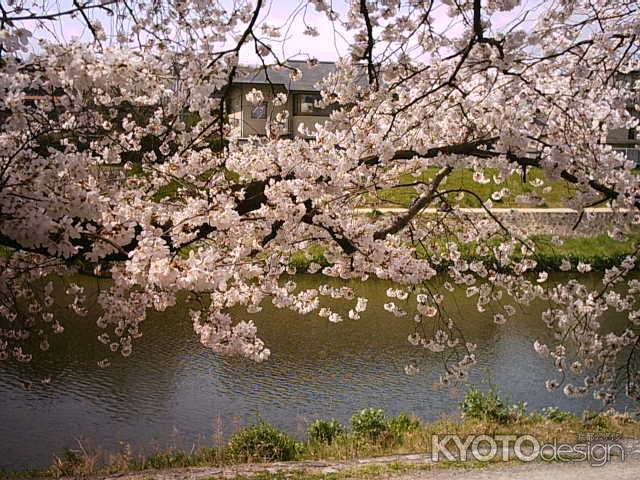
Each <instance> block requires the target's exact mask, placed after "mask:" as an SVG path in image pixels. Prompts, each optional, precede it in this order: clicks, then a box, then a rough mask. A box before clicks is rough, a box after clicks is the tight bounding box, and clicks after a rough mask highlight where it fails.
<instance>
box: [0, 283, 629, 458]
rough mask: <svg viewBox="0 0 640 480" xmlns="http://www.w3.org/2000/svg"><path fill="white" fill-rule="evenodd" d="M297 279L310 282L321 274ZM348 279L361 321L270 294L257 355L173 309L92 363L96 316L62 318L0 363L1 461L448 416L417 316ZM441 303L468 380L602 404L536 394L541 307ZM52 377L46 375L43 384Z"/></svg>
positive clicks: (451, 410)
mask: <svg viewBox="0 0 640 480" xmlns="http://www.w3.org/2000/svg"><path fill="white" fill-rule="evenodd" d="M296 280H298V281H299V283H300V284H302V285H303V286H307V287H308V286H312V285H313V284H314V283H317V282H318V277H313V276H303V277H296ZM586 280H587V281H589V282H597V281H598V278H597V276H596V275H592V276H590V277H587V278H586ZM351 285H352V286H354V287H355V288H356V291H357V293H359V294H365V295H367V296H368V297H369V298H371V299H373V300H372V301H371V302H370V305H369V308H368V310H367V312H366V313H365V314H363V316H362V318H361V319H360V320H345V321H344V322H342V323H338V324H333V323H330V322H329V321H327V320H326V319H322V318H318V317H317V316H311V315H307V316H301V315H295V314H292V313H291V312H288V311H282V310H278V309H275V308H273V307H272V306H271V305H270V304H268V305H265V308H264V310H263V311H262V312H260V313H259V314H256V315H252V316H251V318H253V319H254V320H255V322H256V323H257V324H258V326H259V329H260V332H261V338H263V339H264V340H265V342H266V343H267V344H268V347H269V348H270V349H271V352H272V355H271V359H270V360H269V361H268V362H265V363H262V364H255V363H252V362H251V361H248V360H243V359H238V358H221V357H218V356H216V355H214V354H213V353H212V352H211V351H210V350H208V349H206V348H204V347H203V346H201V345H200V344H199V343H198V341H197V340H196V339H195V337H194V334H193V331H192V329H191V326H190V324H189V323H188V321H186V319H185V316H186V315H185V310H186V308H185V307H178V308H175V309H172V310H171V311H169V312H164V313H162V314H154V315H151V316H150V318H149V319H148V320H147V321H146V322H145V327H144V328H143V332H144V336H143V337H142V338H141V339H139V340H138V341H137V342H138V343H136V344H135V348H134V353H133V354H132V355H131V357H129V358H127V359H125V358H121V357H115V358H114V359H113V360H112V365H111V367H109V368H107V369H100V368H98V367H97V365H96V363H97V361H98V360H99V359H101V358H104V357H105V347H104V346H103V345H102V344H100V343H98V342H97V340H96V337H97V334H98V331H97V328H96V327H95V324H94V323H95V322H94V319H93V318H91V315H90V316H89V318H87V319H83V320H70V321H69V322H68V324H67V330H66V332H65V333H64V334H63V335H62V336H61V337H60V338H58V339H57V340H56V341H55V342H52V349H53V348H56V349H57V352H58V356H57V357H55V358H46V359H43V360H42V361H39V362H37V363H34V364H33V365H16V364H14V363H8V362H3V363H2V364H0V405H1V408H0V469H20V468H27V467H43V466H48V465H50V464H51V461H52V458H53V455H54V454H56V453H60V452H61V450H62V449H63V448H64V447H75V446H77V441H78V440H81V441H82V442H83V443H84V444H86V445H89V446H93V447H99V448H101V449H104V450H109V451H113V450H118V449H120V448H122V444H123V443H126V444H130V445H132V446H133V447H134V449H135V450H136V451H145V452H150V451H152V450H153V449H154V448H158V447H166V446H183V447H184V446H186V447H187V448H189V446H191V445H193V444H204V443H211V441H212V438H213V437H214V436H215V435H217V434H218V433H217V432H222V433H223V434H224V435H225V436H228V435H229V434H230V433H231V432H233V431H234V430H235V429H236V428H237V427H238V426H239V425H245V424H247V423H249V422H251V421H252V420H255V419H256V416H257V415H259V416H260V417H261V418H263V419H265V420H267V421H269V422H271V423H273V424H275V425H277V426H278V427H280V428H282V429H284V430H286V431H288V432H289V433H291V434H293V435H295V436H298V437H303V436H304V432H305V430H306V425H307V424H308V422H310V421H311V420H313V419H315V418H319V417H320V418H327V419H328V418H336V419H338V420H340V421H343V422H348V419H349V417H350V416H351V414H352V413H353V412H355V411H357V410H359V409H362V408H366V407H380V408H384V409H385V411H386V412H387V413H390V414H397V413H399V412H408V413H414V414H416V415H418V416H420V417H422V418H424V419H436V418H438V417H439V416H441V415H444V414H456V413H457V411H458V404H459V402H460V400H461V397H462V389H461V388H451V387H446V388H444V387H439V386H438V385H437V383H438V382H437V380H438V377H439V375H440V374H441V373H442V366H441V363H440V361H439V357H438V356H436V355H434V354H427V353H424V352H422V351H419V350H417V349H416V347H412V346H411V345H410V344H409V343H408V342H407V336H408V335H409V334H410V333H411V332H412V328H413V320H412V316H411V315H410V316H407V317H403V318H396V317H394V316H393V315H391V314H390V313H388V312H386V311H385V310H384V309H383V307H382V305H383V303H384V302H385V301H388V299H387V298H386V296H385V292H386V289H387V288H388V287H389V284H388V283H386V282H382V281H377V280H371V281H368V282H366V283H361V282H358V283H352V284H351ZM446 304H447V306H448V309H449V313H450V314H451V315H452V316H454V317H455V318H457V319H458V321H459V323H460V325H461V327H462V328H463V331H464V333H465V336H466V338H467V339H469V340H472V341H474V342H476V343H477V344H478V351H477V356H478V359H479V365H477V366H476V367H475V369H474V371H473V373H472V375H471V379H470V381H471V382H472V383H475V384H480V383H482V382H487V381H490V382H491V383H493V384H495V385H496V386H497V387H498V388H499V390H500V391H501V392H502V393H503V394H504V395H505V396H507V397H508V398H509V400H510V401H512V402H517V401H520V400H525V401H527V402H528V405H529V408H530V409H540V408H542V407H545V406H549V405H555V406H559V407H562V408H564V409H567V410H573V411H575V412H581V411H582V410H584V409H585V408H596V407H598V406H599V404H598V403H597V402H595V401H593V400H592V399H590V398H585V399H581V400H580V401H578V402H576V401H575V400H570V399H567V398H566V397H565V396H564V395H562V393H561V392H553V393H549V392H547V391H546V390H545V388H544V380H545V379H546V378H550V377H553V368H552V365H551V364H550V363H549V362H547V361H543V360H540V359H539V358H538V357H537V356H536V355H535V354H534V352H533V350H532V344H533V342H534V340H536V339H542V340H545V339H549V338H550V333H549V332H548V330H547V329H546V327H545V326H544V324H543V323H542V322H541V321H540V319H539V314H540V310H541V308H542V306H541V305H534V306H533V307H530V308H527V309H525V310H522V309H520V310H519V311H518V314H517V315H516V316H515V317H514V319H513V320H511V321H510V322H509V323H507V324H506V325H504V326H497V325H495V324H493V322H492V320H491V317H490V315H489V314H480V313H478V312H477V311H475V308H474V303H473V302H472V300H469V299H467V298H466V297H465V295H464V294H462V293H461V292H456V293H454V294H448V296H447V298H446ZM246 317H247V314H244V316H243V318H246ZM345 318H346V316H345ZM610 321H612V322H616V321H617V319H615V318H611V319H610ZM412 359H415V360H417V361H418V364H419V365H420V367H421V369H422V370H421V372H420V373H419V374H418V375H416V376H412V377H410V376H407V375H405V373H404V366H405V365H406V364H407V363H408V362H409V361H411V360H412ZM48 377H51V382H50V383H48V384H47V383H42V382H41V379H43V378H48Z"/></svg>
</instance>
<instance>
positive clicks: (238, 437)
mask: <svg viewBox="0 0 640 480" xmlns="http://www.w3.org/2000/svg"><path fill="white" fill-rule="evenodd" d="M300 448H301V447H300V445H299V444H298V443H297V442H296V441H295V440H293V439H292V438H291V437H289V436H288V435H287V434H286V433H284V432H282V431H280V430H278V429H277V428H276V427H274V426H273V425H270V424H268V423H266V422H264V421H262V420H261V421H259V422H258V423H256V424H253V425H249V426H248V427H246V428H244V429H242V430H240V431H239V432H238V433H236V434H235V435H234V436H233V437H232V438H231V440H229V454H230V455H231V457H232V458H233V459H234V460H237V461H252V460H263V461H275V460H295V458H296V456H297V455H298V452H299V450H300Z"/></svg>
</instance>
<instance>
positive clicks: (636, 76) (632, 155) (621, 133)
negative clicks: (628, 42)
mask: <svg viewBox="0 0 640 480" xmlns="http://www.w3.org/2000/svg"><path fill="white" fill-rule="evenodd" d="M616 81H617V82H618V83H619V84H620V85H621V86H622V85H624V86H625V87H627V88H629V87H631V88H630V89H631V90H632V92H633V93H632V96H631V98H629V99H628V101H627V110H628V111H629V112H630V113H631V114H632V115H633V116H635V117H636V118H639V119H640V112H638V111H637V110H636V108H635V106H636V105H637V104H638V103H639V102H640V93H639V92H638V90H636V89H635V88H634V83H635V82H638V81H640V70H635V71H632V72H629V73H626V74H624V75H619V76H618V77H617V78H616ZM606 142H607V144H608V145H611V146H612V147H613V148H614V149H615V150H617V151H619V152H622V153H624V154H625V156H626V157H627V159H628V160H631V161H633V162H635V163H636V166H640V137H638V129H636V128H612V129H610V130H609V131H608V133H607V140H606Z"/></svg>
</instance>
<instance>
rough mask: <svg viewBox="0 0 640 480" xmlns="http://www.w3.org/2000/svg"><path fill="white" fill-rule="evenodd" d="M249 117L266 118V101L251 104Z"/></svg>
mask: <svg viewBox="0 0 640 480" xmlns="http://www.w3.org/2000/svg"><path fill="white" fill-rule="evenodd" d="M251 118H253V119H260V120H265V119H266V118H267V102H261V103H258V104H257V105H251Z"/></svg>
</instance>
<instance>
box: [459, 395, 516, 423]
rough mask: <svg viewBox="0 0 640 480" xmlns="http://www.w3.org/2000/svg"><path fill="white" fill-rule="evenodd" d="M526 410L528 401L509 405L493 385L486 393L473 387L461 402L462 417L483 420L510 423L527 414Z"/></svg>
mask: <svg viewBox="0 0 640 480" xmlns="http://www.w3.org/2000/svg"><path fill="white" fill-rule="evenodd" d="M526 410H527V404H526V402H520V403H517V404H515V405H511V406H509V405H508V404H507V402H505V401H504V399H502V397H501V396H500V394H499V393H498V392H497V391H496V389H495V388H493V387H491V388H490V389H489V391H488V392H486V393H485V392H483V391H482V390H480V389H479V388H475V387H474V388H471V389H470V390H468V391H467V394H466V395H465V397H464V400H463V401H462V403H461V404H460V413H461V414H462V418H464V419H465V420H479V421H483V422H496V423H508V422H510V421H515V420H519V419H521V418H523V417H524V416H525V415H526Z"/></svg>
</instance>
